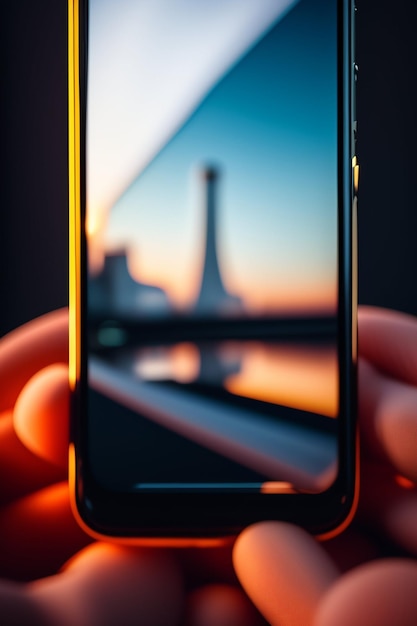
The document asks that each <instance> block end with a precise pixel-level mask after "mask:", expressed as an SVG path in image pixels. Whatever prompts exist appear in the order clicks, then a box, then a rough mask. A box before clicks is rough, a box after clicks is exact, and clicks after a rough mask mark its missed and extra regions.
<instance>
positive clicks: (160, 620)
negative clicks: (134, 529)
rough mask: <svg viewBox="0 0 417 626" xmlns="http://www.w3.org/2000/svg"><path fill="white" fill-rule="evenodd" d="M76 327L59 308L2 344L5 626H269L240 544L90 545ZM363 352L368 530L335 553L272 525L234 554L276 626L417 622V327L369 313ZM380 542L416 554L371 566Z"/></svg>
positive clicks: (362, 517)
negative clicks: (78, 425) (73, 493)
mask: <svg viewBox="0 0 417 626" xmlns="http://www.w3.org/2000/svg"><path fill="white" fill-rule="evenodd" d="M67 324H68V318H67V312H66V311H58V312H55V313H52V314H49V315H47V316H44V317H43V318H39V319H38V320H35V321H33V322H31V323H29V324H27V325H26V326H24V327H22V328H20V329H18V330H17V331H14V332H13V333H11V334H10V335H8V336H7V337H5V338H4V339H2V341H1V342H0V385H1V394H0V450H1V455H0V471H1V473H2V476H6V477H7V480H6V481H4V480H3V481H2V484H1V486H0V549H1V552H0V553H1V557H0V576H2V577H3V579H4V580H1V581H0V623H1V624H4V625H5V626H7V625H8V624H19V626H25V625H26V624H31V625H32V626H38V625H39V626H41V625H46V626H55V625H56V626H60V625H61V624H62V626H75V624H77V626H83V625H84V624H86V625H87V624H88V625H89V626H95V624H97V626H99V625H100V626H106V625H107V624H108V625H109V626H111V625H112V624H124V625H126V626H129V625H130V624H132V625H133V624H137V623H140V624H158V625H159V624H161V625H162V624H167V625H170V624H172V625H174V624H187V625H190V626H192V625H194V626H211V625H214V624H216V625H217V626H222V625H223V624H225V625H226V624H227V625H228V626H234V625H235V624H236V626H238V625H241V626H246V624H247V625H249V624H252V625H255V624H262V623H265V622H264V621H263V620H262V618H261V617H260V615H259V614H258V613H257V612H256V611H255V609H254V608H253V606H252V605H251V603H250V602H249V601H248V599H247V597H246V596H245V595H244V594H243V593H242V591H241V590H240V589H239V588H238V587H237V586H236V580H235V578H234V574H233V571H232V568H231V553H230V549H224V550H222V549H210V550H181V551H179V550H177V551H176V550H171V551H162V550H154V549H149V548H138V549H132V548H129V549H127V548H123V547H121V546H116V545H111V544H105V543H101V542H94V543H92V542H91V539H90V538H89V537H87V536H86V535H85V534H84V533H83V532H82V531H81V530H80V529H79V528H78V526H77V525H76V523H75V521H74V520H73V517H72V514H71V511H70V507H69V498H68V486H67V482H66V476H67V475H66V465H67V445H68V382H67V376H68V372H67V365H66V363H67ZM359 350H360V355H361V359H360V363H359V381H360V385H359V400H360V423H361V431H362V443H361V452H362V459H363V460H362V472H361V473H362V476H361V482H362V494H361V505H360V509H359V513H358V516H357V517H358V519H359V524H358V523H357V525H356V527H354V528H351V529H349V530H348V531H346V532H345V533H343V535H342V536H341V537H340V538H338V539H335V540H332V541H330V542H328V543H327V544H325V547H324V546H321V545H319V544H318V543H317V542H316V541H315V540H314V539H313V538H312V537H310V536H309V535H308V534H307V533H305V532H304V531H303V530H301V529H299V528H296V527H294V526H291V525H289V524H284V523H279V522H265V523H261V524H257V525H255V526H253V527H251V528H248V529H246V530H245V531H244V532H243V533H242V534H241V536H240V537H239V538H238V539H237V541H236V543H235V546H234V551H233V560H234V566H235V569H236V572H237V575H238V578H239V580H240V582H241V584H242V586H243V588H244V589H245V591H246V592H247V594H248V596H249V597H250V598H251V599H252V601H253V602H254V604H255V605H256V606H257V607H258V609H259V610H260V611H261V613H262V614H263V615H264V617H265V618H266V619H267V620H268V622H269V623H271V624H272V625H274V626H275V625H276V626H278V625H279V626H330V625H331V624H333V625H334V624H338V625H340V626H351V625H352V626H353V625H355V626H362V624H363V626H373V624H375V625H376V624H378V626H384V625H385V624H387V625H388V624H390V626H391V625H392V624H395V625H396V626H408V625H410V626H411V625H414V626H415V624H416V623H417V602H416V599H415V597H416V596H417V594H415V589H416V588H417V564H416V562H415V561H413V560H412V558H410V557H411V556H412V555H417V491H416V488H415V481H416V478H417V454H415V450H416V445H415V444H416V441H417V321H416V320H414V319H413V318H411V317H409V316H406V315H403V314H398V313H394V312H389V311H383V310H378V309H371V308H366V309H362V310H361V311H360V317H359ZM375 537H377V538H378V541H375ZM381 537H382V538H384V537H385V538H386V537H388V539H389V540H390V541H392V542H394V543H395V544H396V545H398V546H401V547H402V548H403V549H404V551H405V553H406V555H407V557H408V558H396V559H392V558H391V559H386V558H385V559H379V560H375V561H371V562H369V563H366V561H368V560H369V559H375V557H377V556H381V547H380V541H379V538H381ZM382 555H383V554H382ZM361 563H362V564H361ZM345 570H349V571H348V573H344V574H343V575H341V572H344V571H345ZM57 572H58V573H57ZM6 578H9V579H12V580H13V581H22V582H10V581H7V580H5V579H6ZM23 581H26V582H23ZM162 598H163V601H161V599H162Z"/></svg>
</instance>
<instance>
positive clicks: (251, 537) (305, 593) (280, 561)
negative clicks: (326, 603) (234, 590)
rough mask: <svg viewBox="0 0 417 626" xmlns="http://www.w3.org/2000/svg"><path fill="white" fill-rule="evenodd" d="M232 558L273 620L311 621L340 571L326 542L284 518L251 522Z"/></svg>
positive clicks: (306, 625) (288, 625)
mask: <svg viewBox="0 0 417 626" xmlns="http://www.w3.org/2000/svg"><path fill="white" fill-rule="evenodd" d="M233 560H234V564H235V569H236V573H237V575H238V577H239V580H240V582H241V583H242V586H243V588H244V589H245V591H246V593H247V594H248V596H249V597H250V598H251V600H252V601H253V603H254V604H255V606H256V607H257V608H258V609H259V610H260V612H261V613H262V615H263V616H264V617H265V618H266V619H267V621H268V622H270V623H271V624H272V625H273V626H278V625H279V626H300V624H302V625H303V626H310V624H312V621H313V616H314V613H315V611H316V607H317V605H318V603H319V601H320V599H321V597H322V595H323V594H324V592H325V591H326V590H327V589H328V588H329V586H330V585H331V584H332V583H333V582H334V581H335V580H336V579H337V576H338V572H337V569H336V566H335V565H334V564H333V563H332V561H331V560H330V558H329V557H328V556H327V554H326V553H325V552H324V550H323V549H322V548H321V546H319V545H318V544H317V543H316V542H315V541H314V539H313V538H312V537H311V536H310V535H308V534H307V533H306V532H305V531H303V530H302V529H301V528H298V527H296V526H292V525H290V524H285V523H278V522H263V523H261V524H256V525H255V526H252V527H249V528H247V529H246V530H245V531H243V533H242V534H241V535H240V536H239V537H238V539H237V541H236V544H235V548H234V554H233Z"/></svg>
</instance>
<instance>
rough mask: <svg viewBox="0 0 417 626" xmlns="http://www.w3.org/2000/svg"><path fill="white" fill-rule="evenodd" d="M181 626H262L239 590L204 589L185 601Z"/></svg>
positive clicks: (260, 619) (214, 587)
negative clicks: (182, 624) (183, 618)
mask: <svg viewBox="0 0 417 626" xmlns="http://www.w3.org/2000/svg"><path fill="white" fill-rule="evenodd" d="M184 624H185V626H263V625H265V621H264V620H263V619H262V617H261V615H260V614H259V613H258V611H257V610H256V609H255V607H254V606H253V604H252V603H251V602H250V601H249V598H248V597H247V596H246V595H245V594H244V593H243V591H242V590H241V589H238V588H237V587H232V586H231V585H206V586H204V587H200V588H199V589H196V590H195V591H193V592H192V593H191V594H189V596H188V598H187V606H186V612H185V620H184Z"/></svg>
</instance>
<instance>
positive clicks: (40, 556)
mask: <svg viewBox="0 0 417 626" xmlns="http://www.w3.org/2000/svg"><path fill="white" fill-rule="evenodd" d="M90 542H91V539H90V538H89V537H88V536H87V535H86V534H85V533H84V532H83V531H82V530H81V529H80V528H79V526H78V525H77V523H76V521H75V520H74V517H73V515H72V512H71V508H70V504H69V495H68V485H67V483H60V484H58V485H53V486H51V487H47V488H45V489H43V490H41V491H38V492H36V493H33V494H31V495H29V496H26V497H24V498H22V499H21V500H18V501H17V502H14V503H13V504H10V505H8V506H6V507H4V508H3V509H2V510H1V511H0V552H1V559H0V576H3V577H8V578H12V579H14V580H33V579H35V578H38V577H40V576H49V575H50V574H53V573H55V572H56V571H57V570H58V569H59V568H60V567H61V566H62V565H63V563H65V561H67V560H68V558H69V557H70V556H72V555H73V554H74V553H75V552H77V551H78V550H79V549H80V548H82V547H84V546H85V545H87V544H88V543H90Z"/></svg>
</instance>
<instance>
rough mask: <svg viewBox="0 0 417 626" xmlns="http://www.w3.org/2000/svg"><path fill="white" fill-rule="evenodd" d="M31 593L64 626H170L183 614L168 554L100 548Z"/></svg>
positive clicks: (173, 564)
mask: <svg viewBox="0 0 417 626" xmlns="http://www.w3.org/2000/svg"><path fill="white" fill-rule="evenodd" d="M32 593H33V597H34V598H35V599H36V601H37V602H38V603H39V606H41V607H42V610H43V611H44V613H45V614H48V615H50V617H51V619H54V620H55V622H54V623H65V624H66V625H68V626H80V625H81V626H84V625H87V624H88V626H113V625H114V624H123V626H137V624H138V623H139V622H140V623H141V624H146V625H147V626H153V625H155V626H164V625H165V624H166V625H167V626H169V625H171V624H173V623H179V620H180V616H181V613H182V608H183V588H182V579H181V574H180V571H179V567H178V566H177V563H176V562H175V561H174V559H173V558H172V556H171V555H170V554H169V553H167V552H164V551H162V550H150V549H135V548H127V547H123V546H117V545H112V544H106V543H101V542H99V543H95V544H92V545H91V546H89V547H87V548H85V549H84V550H82V551H81V552H80V553H79V554H77V555H76V556H75V557H73V558H72V559H71V561H70V563H69V564H68V565H67V566H66V567H64V570H63V571H62V573H61V574H59V575H58V576H55V577H53V578H49V579H44V580H41V581H37V582H36V583H33V584H32ZM74 598H76V602H74ZM64 616H65V619H63V617H64Z"/></svg>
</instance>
